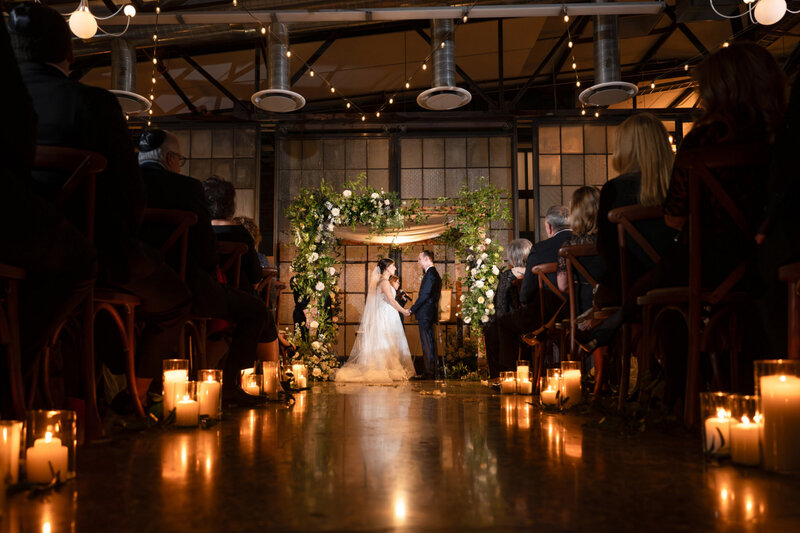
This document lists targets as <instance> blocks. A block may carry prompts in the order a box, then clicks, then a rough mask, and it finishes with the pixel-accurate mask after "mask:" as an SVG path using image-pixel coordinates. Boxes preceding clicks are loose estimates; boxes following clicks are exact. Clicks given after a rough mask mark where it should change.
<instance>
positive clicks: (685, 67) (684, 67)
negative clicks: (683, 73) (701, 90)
mask: <svg viewBox="0 0 800 533" xmlns="http://www.w3.org/2000/svg"><path fill="white" fill-rule="evenodd" d="M683 70H687V71H688V70H689V64H688V63H687V64H685V65H684V66H683Z"/></svg>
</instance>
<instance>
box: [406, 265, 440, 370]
mask: <svg viewBox="0 0 800 533" xmlns="http://www.w3.org/2000/svg"><path fill="white" fill-rule="evenodd" d="M441 295H442V278H440V277H439V272H437V271H436V268H435V267H432V266H431V267H429V268H428V270H426V271H425V275H424V276H423V277H422V283H421V284H420V286H419V295H418V296H417V301H416V302H414V305H412V306H411V309H410V311H411V312H412V313H414V316H415V317H416V319H417V322H418V323H419V339H420V342H421V344H422V355H423V358H424V362H425V374H424V376H423V377H426V378H431V377H436V376H437V375H438V367H437V365H436V342H435V341H434V338H433V325H434V324H436V323H437V322H438V321H439V298H440V297H441Z"/></svg>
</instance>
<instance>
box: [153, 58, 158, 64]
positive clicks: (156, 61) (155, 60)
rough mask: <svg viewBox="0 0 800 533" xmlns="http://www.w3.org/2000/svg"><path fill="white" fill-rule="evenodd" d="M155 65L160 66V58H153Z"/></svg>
mask: <svg viewBox="0 0 800 533" xmlns="http://www.w3.org/2000/svg"><path fill="white" fill-rule="evenodd" d="M153 64H154V65H158V58H156V57H154V58H153Z"/></svg>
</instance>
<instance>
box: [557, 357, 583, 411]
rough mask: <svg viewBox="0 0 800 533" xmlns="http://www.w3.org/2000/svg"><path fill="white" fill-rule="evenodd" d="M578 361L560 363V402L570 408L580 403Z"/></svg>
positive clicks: (579, 370)
mask: <svg viewBox="0 0 800 533" xmlns="http://www.w3.org/2000/svg"><path fill="white" fill-rule="evenodd" d="M580 365H581V363H580V361H562V362H561V401H562V402H563V403H564V407H571V406H573V405H576V404H578V403H580V401H581V368H580Z"/></svg>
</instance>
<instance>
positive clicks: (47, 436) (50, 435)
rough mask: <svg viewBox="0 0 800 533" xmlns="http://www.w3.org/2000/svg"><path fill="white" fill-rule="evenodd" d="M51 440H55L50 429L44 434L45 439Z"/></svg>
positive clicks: (46, 440)
mask: <svg viewBox="0 0 800 533" xmlns="http://www.w3.org/2000/svg"><path fill="white" fill-rule="evenodd" d="M51 440H53V434H52V433H50V432H49V431H48V432H47V433H45V434H44V441H45V442H50V441H51Z"/></svg>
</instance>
